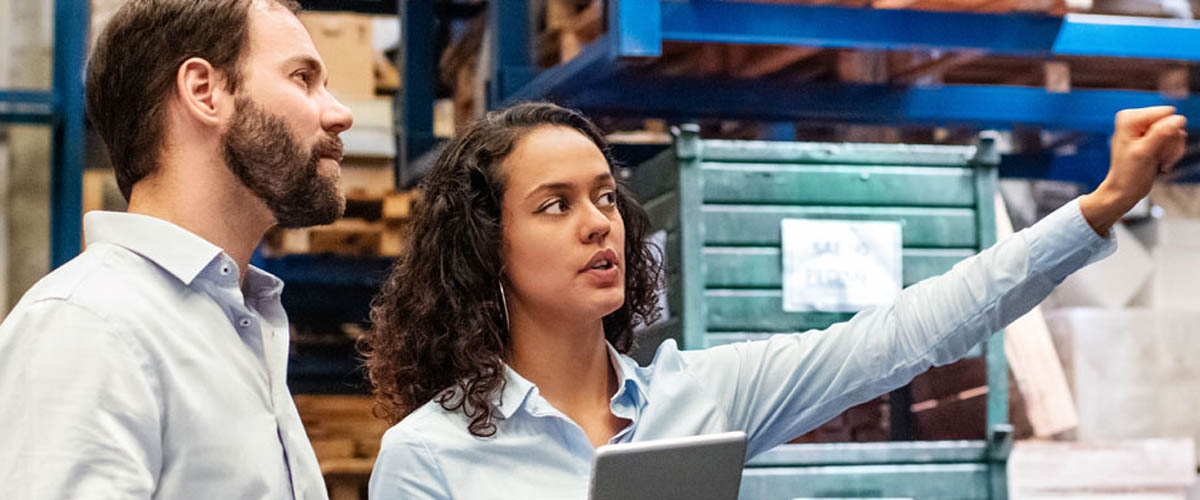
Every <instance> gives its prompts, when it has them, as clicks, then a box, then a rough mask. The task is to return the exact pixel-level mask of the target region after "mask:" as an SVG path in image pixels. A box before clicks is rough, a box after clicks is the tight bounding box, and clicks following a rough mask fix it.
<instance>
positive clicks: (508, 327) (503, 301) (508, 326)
mask: <svg viewBox="0 0 1200 500" xmlns="http://www.w3.org/2000/svg"><path fill="white" fill-rule="evenodd" d="M496 284H497V285H499V286H500V304H501V306H503V308H504V309H503V312H504V331H506V332H507V331H511V330H512V320H510V319H509V318H508V298H506V297H505V296H504V281H503V280H496Z"/></svg>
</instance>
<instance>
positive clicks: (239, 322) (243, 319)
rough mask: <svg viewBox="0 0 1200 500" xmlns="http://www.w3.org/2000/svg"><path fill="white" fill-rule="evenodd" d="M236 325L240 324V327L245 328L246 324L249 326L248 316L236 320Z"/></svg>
mask: <svg viewBox="0 0 1200 500" xmlns="http://www.w3.org/2000/svg"><path fill="white" fill-rule="evenodd" d="M238 325H239V326H241V327H242V328H246V327H247V326H250V318H242V319H240V320H238Z"/></svg>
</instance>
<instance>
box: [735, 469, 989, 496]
mask: <svg viewBox="0 0 1200 500" xmlns="http://www.w3.org/2000/svg"><path fill="white" fill-rule="evenodd" d="M990 495H991V492H990V491H989V470H988V465H987V464H986V463H963V464H928V465H908V464H900V465H857V466H854V465H835V466H822V467H765V468H748V469H746V470H745V471H744V472H743V473H742V486H741V489H740V491H739V492H738V500H792V499H794V498H864V497H865V498H872V497H873V498H880V497H891V498H919V499H922V500H976V499H978V500H984V499H988V498H991V496H990Z"/></svg>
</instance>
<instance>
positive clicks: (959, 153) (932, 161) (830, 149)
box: [701, 140, 977, 167]
mask: <svg viewBox="0 0 1200 500" xmlns="http://www.w3.org/2000/svg"><path fill="white" fill-rule="evenodd" d="M701 142H702V143H703V146H702V148H701V156H702V158H703V159H704V161H726V162H743V163H826V164H828V163H845V164H857V165H923V166H947V167H961V166H963V165H966V164H968V163H970V161H971V159H972V158H974V157H975V154H976V151H977V148H976V147H975V146H937V145H906V144H848V143H847V144H837V143H824V142H772V141H730V140H705V141H701Z"/></svg>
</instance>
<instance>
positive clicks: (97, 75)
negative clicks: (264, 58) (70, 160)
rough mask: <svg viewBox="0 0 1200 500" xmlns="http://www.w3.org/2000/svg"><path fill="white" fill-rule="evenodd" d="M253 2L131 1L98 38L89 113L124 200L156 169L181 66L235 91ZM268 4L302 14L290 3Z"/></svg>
mask: <svg viewBox="0 0 1200 500" xmlns="http://www.w3.org/2000/svg"><path fill="white" fill-rule="evenodd" d="M255 1H262V0H129V1H128V2H126V3H125V5H124V6H122V7H121V9H120V10H118V11H117V13H116V14H115V15H113V17H112V19H111V20H110V21H109V22H108V26H106V27H105V28H104V32H103V33H101V34H100V37H99V39H98V40H97V42H96V48H95V50H94V51H93V52H92V56H91V60H89V61H88V69H87V114H88V119H89V120H90V121H91V123H92V127H93V128H94V129H95V130H96V131H97V132H98V133H99V134H100V137H101V138H103V139H104V143H105V144H106V145H107V146H108V154H109V158H110V159H111V160H112V165H113V170H114V171H115V172H116V177H117V185H118V186H119V187H120V188H121V194H122V195H124V196H125V199H126V200H129V196H130V193H131V192H132V191H133V185H134V183H136V182H137V181H139V180H141V179H142V178H143V177H145V176H147V175H149V174H150V173H152V172H154V170H155V169H157V168H158V163H159V159H160V153H161V149H162V145H163V138H164V135H165V134H164V128H165V122H164V118H165V116H164V110H165V109H166V102H167V96H168V95H169V93H170V92H171V90H172V89H173V88H174V86H175V75H176V73H177V71H178V69H179V66H180V65H181V64H183V62H184V61H186V60H188V59H190V58H192V57H199V58H202V59H204V60H206V61H208V62H209V63H210V64H212V65H213V67H214V68H216V69H217V70H219V71H221V72H222V73H223V74H224V75H225V79H226V86H227V89H228V90H229V91H230V92H236V91H237V88H238V84H239V83H240V79H241V75H240V72H239V64H240V63H241V59H242V56H243V53H244V51H245V48H246V44H247V42H248V40H249V32H250V29H249V17H248V15H249V12H250V6H251V5H252V4H253V3H254V2H255ZM266 1H274V2H275V3H278V4H280V5H283V6H284V7H286V8H288V9H290V10H291V11H292V12H297V11H299V9H300V6H299V5H298V4H297V3H296V2H295V0H266Z"/></svg>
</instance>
